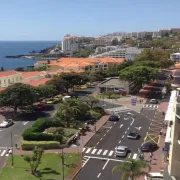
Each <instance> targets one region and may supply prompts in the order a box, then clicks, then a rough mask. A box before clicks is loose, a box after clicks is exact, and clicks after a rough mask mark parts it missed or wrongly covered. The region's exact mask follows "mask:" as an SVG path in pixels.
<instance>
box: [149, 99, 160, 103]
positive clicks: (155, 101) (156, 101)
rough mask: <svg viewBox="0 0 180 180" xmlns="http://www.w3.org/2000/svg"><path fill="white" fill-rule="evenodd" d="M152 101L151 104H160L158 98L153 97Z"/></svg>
mask: <svg viewBox="0 0 180 180" xmlns="http://www.w3.org/2000/svg"><path fill="white" fill-rule="evenodd" d="M150 103H151V104H158V100H157V99H151V100H150Z"/></svg>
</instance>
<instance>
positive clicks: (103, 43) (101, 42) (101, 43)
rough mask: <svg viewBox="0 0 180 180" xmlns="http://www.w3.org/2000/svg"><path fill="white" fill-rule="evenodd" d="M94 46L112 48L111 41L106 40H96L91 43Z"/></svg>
mask: <svg viewBox="0 0 180 180" xmlns="http://www.w3.org/2000/svg"><path fill="white" fill-rule="evenodd" d="M91 43H92V44H93V45H94V46H110V45H111V40H108V39H106V38H102V37H100V38H96V39H94V40H93V41H92V42H91Z"/></svg>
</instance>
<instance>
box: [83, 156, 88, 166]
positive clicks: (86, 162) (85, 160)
mask: <svg viewBox="0 0 180 180" xmlns="http://www.w3.org/2000/svg"><path fill="white" fill-rule="evenodd" d="M84 157H85V156H84ZM86 158H87V159H86V160H85V162H84V164H83V165H82V167H84V166H85V165H86V163H87V162H88V161H89V159H90V157H88V156H86Z"/></svg>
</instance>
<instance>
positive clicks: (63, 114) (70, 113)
mask: <svg viewBox="0 0 180 180" xmlns="http://www.w3.org/2000/svg"><path fill="white" fill-rule="evenodd" d="M78 112H80V110H79V107H78V106H77V105H75V104H73V103H72V102H71V101H68V100H65V101H64V102H62V103H60V105H59V109H58V110H57V112H56V117H59V118H63V119H64V120H65V122H66V127H70V123H71V122H72V121H74V120H75V116H76V114H77V113H78Z"/></svg>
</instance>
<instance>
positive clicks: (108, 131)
mask: <svg viewBox="0 0 180 180" xmlns="http://www.w3.org/2000/svg"><path fill="white" fill-rule="evenodd" d="M118 115H119V116H120V120H119V121H118V122H109V121H107V123H105V125H104V126H103V127H102V128H101V129H100V130H99V131H98V132H97V133H96V134H95V135H94V136H93V138H92V139H91V140H90V141H89V142H88V144H87V145H86V147H85V148H84V149H83V155H84V158H83V168H82V170H81V171H80V173H79V174H78V175H77V177H76V178H75V179H77V180H81V179H82V180H83V178H84V179H85V177H86V179H87V178H88V179H102V180H106V179H107V180H109V179H117V180H118V179H120V175H121V174H120V173H119V174H118V173H117V174H114V175H112V173H111V171H112V168H113V167H114V166H115V165H117V164H119V163H120V162H121V161H124V160H125V158H120V157H116V156H115V154H114V149H115V147H116V146H117V145H119V146H128V148H129V150H130V151H129V153H128V155H127V157H130V158H133V159H138V148H140V146H141V145H142V143H143V142H144V138H145V136H146V133H147V132H148V130H149V126H150V123H151V119H152V118H153V117H154V115H155V109H143V111H142V112H141V113H137V112H134V111H127V112H120V113H118ZM131 131H137V132H138V133H139V134H140V139H137V140H130V139H128V138H127V134H128V133H129V132H131ZM103 162H104V166H105V168H104V169H103V167H104V166H103ZM106 163H107V164H106ZM105 164H106V165H105ZM87 172H91V173H90V175H91V176H88V177H87Z"/></svg>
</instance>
